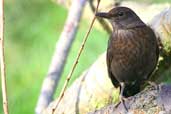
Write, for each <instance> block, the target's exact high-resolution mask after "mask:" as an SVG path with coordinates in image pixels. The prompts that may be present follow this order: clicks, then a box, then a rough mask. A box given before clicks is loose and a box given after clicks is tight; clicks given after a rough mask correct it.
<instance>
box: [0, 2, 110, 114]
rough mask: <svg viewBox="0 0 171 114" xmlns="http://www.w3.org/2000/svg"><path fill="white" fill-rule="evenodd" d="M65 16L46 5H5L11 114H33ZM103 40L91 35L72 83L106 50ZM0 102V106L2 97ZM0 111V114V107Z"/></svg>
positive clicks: (73, 52) (84, 24) (75, 48)
mask: <svg viewBox="0 0 171 114" xmlns="http://www.w3.org/2000/svg"><path fill="white" fill-rule="evenodd" d="M66 16H67V11H66V9H64V8H62V7H61V6H58V5H56V4H54V3H52V2H50V1H40V0H38V1H33V0H32V1H28V0H27V1H20V0H14V1H12V0H7V1H6V2H5V39H6V40H5V48H6V53H5V55H6V65H7V86H8V96H9V110H10V112H11V113H12V114H31V113H34V108H35V105H36V102H37V98H38V96H39V92H40V88H41V84H42V81H43V79H44V76H46V74H47V70H48V67H49V64H50V62H51V58H52V55H53V51H54V49H55V44H56V41H57V40H58V37H59V35H60V33H61V30H62V29H63V25H64V21H65V19H66ZM87 28H88V23H87V22H85V21H84V20H83V22H82V23H81V25H80V29H79V32H78V34H77V37H76V40H75V41H74V45H73V46H72V48H71V51H70V54H69V59H68V60H67V63H66V66H65V69H64V72H63V75H62V79H61V81H60V84H59V88H58V90H57V92H56V93H57V95H58V93H59V91H60V88H61V87H62V85H63V82H64V80H65V77H66V76H67V74H68V72H69V70H70V68H71V66H72V63H73V62H74V59H75V58H76V54H77V52H78V49H79V47H80V44H81V42H82V39H83V36H84V34H85V33H86V30H87ZM101 36H104V38H103V37H101ZM105 37H106V38H105ZM107 37H108V36H107V34H105V33H101V32H100V31H98V30H96V29H94V30H93V31H92V33H91V35H90V37H89V39H88V41H87V44H86V46H85V50H84V52H83V54H82V56H81V59H80V61H79V64H78V66H77V69H76V71H75V72H74V75H73V78H72V81H73V80H74V79H75V78H76V77H78V76H79V75H80V74H81V72H82V71H83V70H85V69H86V68H87V67H89V66H90V65H91V64H92V63H93V61H95V59H96V58H97V57H98V55H99V54H101V53H102V52H103V51H104V50H105V49H106V44H107ZM0 102H1V103H2V97H1V98H0ZM0 107H1V109H0V113H3V111H2V104H0Z"/></svg>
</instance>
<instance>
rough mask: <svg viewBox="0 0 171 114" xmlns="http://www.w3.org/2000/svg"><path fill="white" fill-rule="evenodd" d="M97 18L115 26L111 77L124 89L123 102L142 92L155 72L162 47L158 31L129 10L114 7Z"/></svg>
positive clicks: (109, 57)
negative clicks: (157, 36) (160, 46)
mask: <svg viewBox="0 0 171 114" xmlns="http://www.w3.org/2000/svg"><path fill="white" fill-rule="evenodd" d="M96 17H98V18H104V19H107V20H109V22H110V23H111V25H112V29H113V30H112V33H111V35H110V38H109V41H108V47H107V55H106V63H107V70H108V75H109V77H110V79H111V82H112V83H113V85H114V86H115V87H120V101H121V102H124V98H128V97H130V96H133V95H135V94H137V93H139V92H140V88H141V86H142V85H143V84H145V82H146V81H148V80H149V78H150V76H151V74H152V73H153V71H154V70H155V68H156V66H157V63H158V57H159V48H158V42H157V38H156V36H155V33H154V31H153V30H152V29H151V28H150V27H149V26H148V25H146V24H145V23H144V22H143V21H142V20H141V19H140V17H139V16H138V15H137V14H136V13H135V12H134V11H133V10H132V9H130V8H128V7H121V6H118V7H114V8H113V9H111V10H110V11H109V12H97V13H96Z"/></svg>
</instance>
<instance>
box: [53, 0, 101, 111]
mask: <svg viewBox="0 0 171 114" xmlns="http://www.w3.org/2000/svg"><path fill="white" fill-rule="evenodd" d="M99 4H100V0H98V2H97V7H96V12H97V11H98V7H99ZM95 19H96V16H95V15H94V17H93V20H92V22H91V24H90V27H89V29H88V31H87V33H86V35H85V37H84V39H83V42H82V45H81V47H80V49H79V52H78V55H77V58H76V60H75V62H74V64H73V67H72V69H71V71H70V73H69V75H68V76H67V79H66V81H65V83H64V86H63V89H62V91H61V93H60V96H59V98H58V100H57V102H56V104H55V107H54V108H53V109H52V114H54V113H55V111H56V108H57V107H58V105H59V103H60V101H61V99H62V98H63V96H64V93H65V91H66V88H67V86H68V83H69V81H70V79H71V77H72V74H73V72H74V70H75V68H76V66H77V64H78V60H79V58H80V56H81V53H82V51H83V49H84V45H85V43H86V41H87V39H88V36H89V34H90V31H91V29H92V27H93V24H94V22H95Z"/></svg>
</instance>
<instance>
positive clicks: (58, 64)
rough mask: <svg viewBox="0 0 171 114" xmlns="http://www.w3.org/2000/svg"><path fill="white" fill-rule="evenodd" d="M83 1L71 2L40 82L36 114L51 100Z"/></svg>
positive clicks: (73, 36) (72, 38)
mask: <svg viewBox="0 0 171 114" xmlns="http://www.w3.org/2000/svg"><path fill="white" fill-rule="evenodd" d="M85 3H86V0H82V1H80V2H78V0H74V1H73V2H72V5H71V7H70V10H69V11H70V12H69V14H68V17H67V20H66V23H65V26H64V29H63V32H62V33H61V36H60V38H59V40H58V42H57V43H56V50H55V52H54V55H53V58H52V61H51V64H50V66H49V71H48V74H47V76H46V78H45V79H44V81H43V84H42V89H41V93H40V96H39V98H38V102H37V106H36V109H35V110H36V114H40V113H41V112H42V111H43V110H44V109H45V108H46V107H47V106H48V105H49V103H50V102H51V101H52V98H53V95H54V92H55V90H56V87H57V85H58V81H59V79H60V76H61V73H62V71H63V68H64V65H65V62H66V58H67V56H68V52H69V49H70V47H71V45H72V43H73V41H74V38H75V35H76V33H77V30H78V24H79V22H80V18H81V15H82V12H83V8H84V6H85Z"/></svg>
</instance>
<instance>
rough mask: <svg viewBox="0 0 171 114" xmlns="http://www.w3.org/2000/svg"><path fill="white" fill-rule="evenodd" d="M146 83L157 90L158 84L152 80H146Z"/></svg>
mask: <svg viewBox="0 0 171 114" xmlns="http://www.w3.org/2000/svg"><path fill="white" fill-rule="evenodd" d="M147 83H148V84H149V85H151V86H153V87H154V88H156V89H157V90H159V85H158V84H157V83H155V82H152V81H147Z"/></svg>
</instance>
